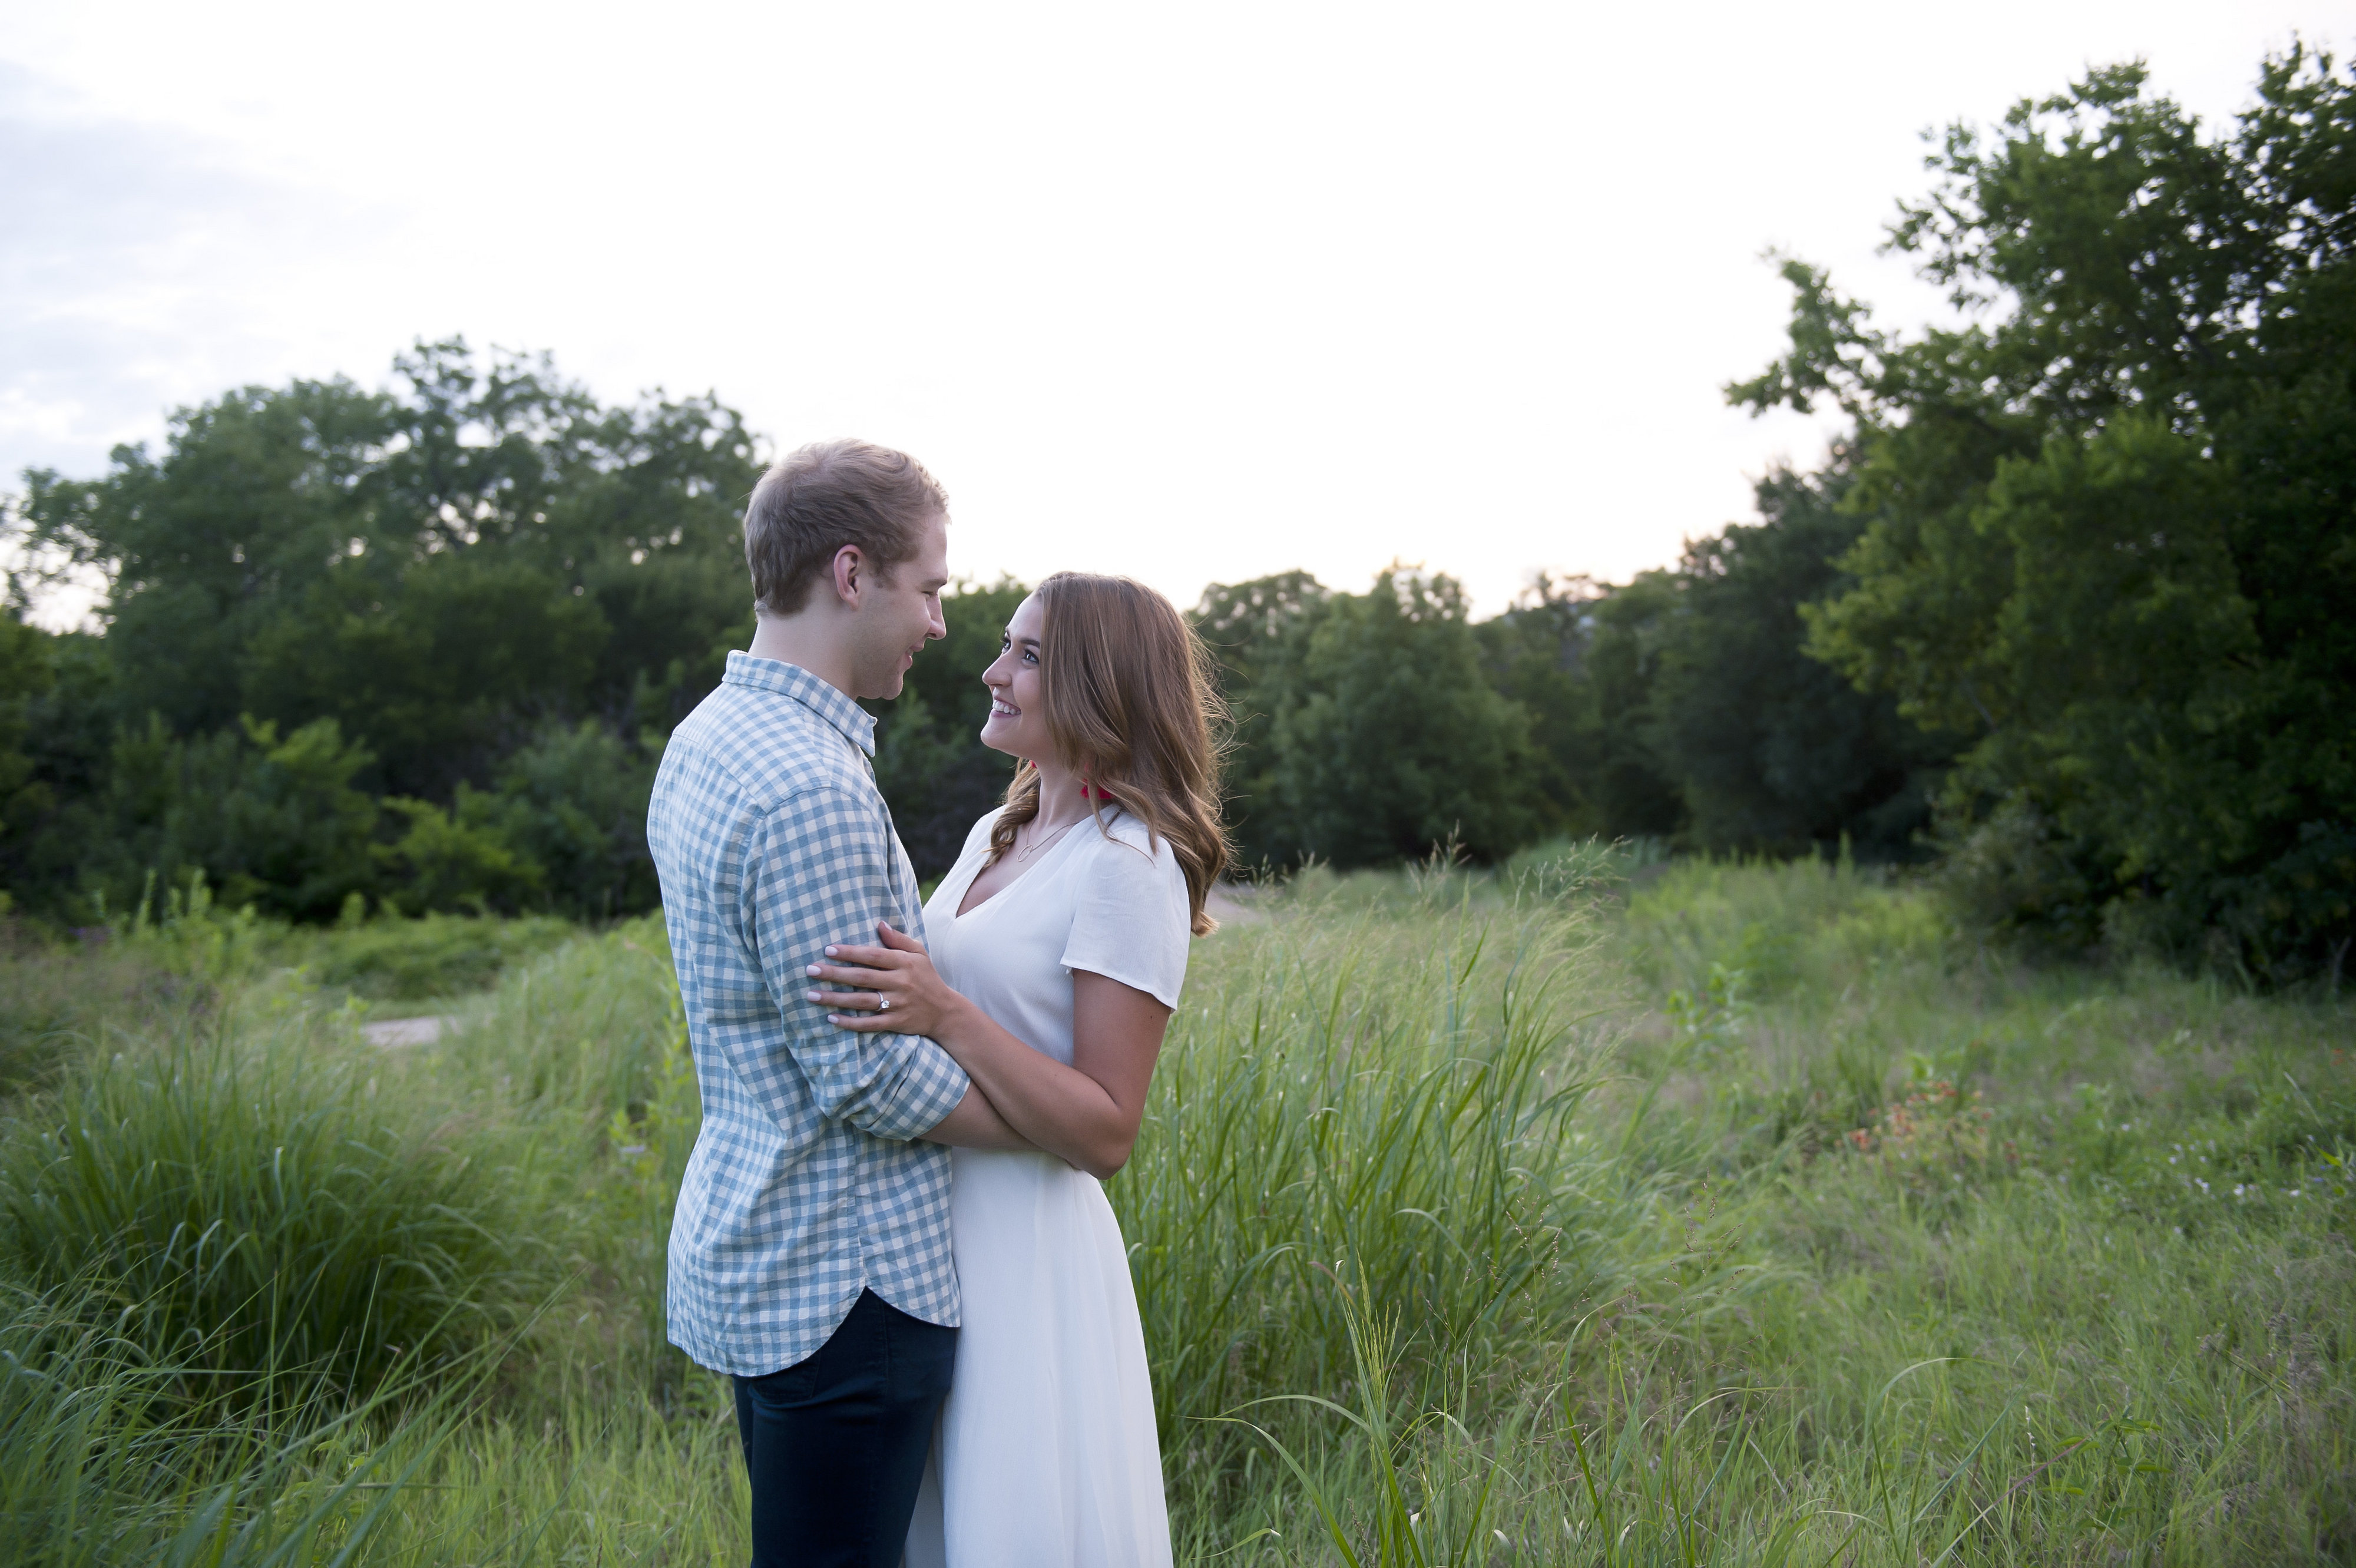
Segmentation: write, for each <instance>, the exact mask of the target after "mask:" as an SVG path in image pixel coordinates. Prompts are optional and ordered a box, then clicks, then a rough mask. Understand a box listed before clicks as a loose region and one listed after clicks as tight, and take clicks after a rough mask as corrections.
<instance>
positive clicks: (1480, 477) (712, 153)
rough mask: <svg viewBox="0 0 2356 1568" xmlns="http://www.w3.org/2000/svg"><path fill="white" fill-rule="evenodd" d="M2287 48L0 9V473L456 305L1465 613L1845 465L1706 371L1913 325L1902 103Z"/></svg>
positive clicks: (2075, 1)
mask: <svg viewBox="0 0 2356 1568" xmlns="http://www.w3.org/2000/svg"><path fill="white" fill-rule="evenodd" d="M2294 32H2297V33H2298V34H2299V35H2301V36H2303V37H2305V38H2307V39H2308V41H2309V42H2311V43H2316V44H2322V45H2326V46H2329V47H2331V48H2334V49H2335V50H2340V49H2344V48H2345V47H2347V46H2348V45H2350V44H2351V41H2356V38H2351V35H2356V0H2203V3H2182V0H2100V3H2096V0H1993V3H1979V4H1972V5H1939V6H1930V5H1890V4H1888V3H1887V0H1882V3H1879V4H1871V5H1862V4H1858V5H1848V4H1844V5H1804V6H1795V5H1756V4H1751V5H1687V6H1674V7H1673V6H1662V5H1651V6H1646V5H1612V6H1608V7H1607V6H1600V5H1559V4H1558V5H1465V4H1459V5H1448V6H1440V5H1425V6H1418V7H1405V6H1397V5H1381V4H1369V3H1367V0H1358V3H1355V4H1351V5H1288V4H1281V3H1270V0H1262V3H1260V4H1257V5H1224V4H1205V3H1201V0H1197V3H1195V4H1190V5H1159V6H1141V5H1115V4H1106V3H1099V4H1096V5H1073V6H1047V5H973V4H970V3H968V4H963V5H934V6H907V5H880V4H850V3H839V4H835V5H824V6H815V5H796V4H764V5H730V4H703V3H690V4H680V3H678V0H673V3H671V4H669V5H637V6H631V7H626V8H622V7H613V8H608V7H601V6H596V5H563V6H556V5H545V6H527V5H505V4H499V3H497V0H470V3H467V4H462V5H450V4H440V3H428V4H409V5H400V6H390V7H388V6H358V5H320V4H317V3H316V0H311V3H308V4H302V5H257V4H245V3H239V0H227V3H222V4H214V5H200V6H199V5H187V4H185V0H182V3H177V4H171V5H162V4H153V5H144V4H118V3H111V0H77V3H75V4H72V5H64V4H46V5H44V4H37V3H34V0H9V3H8V4H6V5H0V476H5V477H6V479H5V482H6V484H7V485H8V486H10V487H11V488H13V485H14V476H15V475H16V472H17V471H18V470H20V469H21V468H23V467H25V466H27V465H43V466H48V467H56V468H59V469H60V470H63V471H65V472H67V473H70V474H95V473H97V472H99V471H101V469H102V467H103V465H104V462H105V455H106V452H107V450H108V449H109V447H110V446H112V445H113V444H114V443H116V442H118V441H125V440H145V441H148V442H150V443H151V444H152V443H157V442H159V441H160V438H161V436H162V435H163V433H164V430H165V421H166V415H167V413H169V411H170V410H171V409H172V408H173V407H175V406H177V405H181V404H185V403H191V402H195V401H198V400H201V399H204V398H206V397H209V396H210V395H213V394H215V393H217V392H220V391H221V390H222V389H224V388H226V387H229V386H232V385H237V384H242V383H247V382H264V383H276V382H282V381H285V380H286V379H288V378H290V377H295V376H327V375H332V374H336V373H339V372H340V373H342V374H346V375H348V376H351V377H352V378H354V379H355V380H358V381H362V382H364V383H368V384H380V383H381V382H382V381H384V380H385V379H386V378H387V375H388V367H389V363H390V360H391V356H392V354H393V353H394V352H395V351H396V350H398V349H402V348H403V347H405V346H406V345H407V344H408V343H409V342H410V341H411V340H412V338H417V337H419V336H421V335H423V336H428V337H441V336H444V335H448V334H453V333H460V334H464V335H465V336H466V337H467V338H470V339H471V340H473V341H474V342H476V343H477V345H487V344H498V345H502V346H506V347H510V348H524V349H549V350H551V351H552V352H553V353H554V354H555V355H556V357H557V361H558V364H559V367H560V369H562V370H563V371H567V372H569V373H571V374H573V375H574V376H576V377H578V378H580V379H582V380H584V381H586V382H587V383H588V384H589V385H590V386H591V388H592V389H594V391H595V392H597V393H598V394H599V395H601V396H603V397H605V398H607V399H609V400H611V399H626V398H629V397H632V396H634V395H636V394H637V393H638V392H642V391H645V390H648V389H651V388H655V387H662V388H667V389H669V391H671V392H701V391H705V390H707V389H708V390H712V391H714V392H718V393H719V395H720V396H721V397H722V398H723V400H725V401H727V402H729V403H733V404H734V405H735V406H737V407H739V408H741V409H743V410H744V412H745V413H746V414H747V415H748V417H749V418H750V420H751V422H752V424H753V425H754V427H755V429H757V430H759V431H761V432H763V433H764V434H766V435H767V436H768V437H769V438H770V439H771V440H772V441H773V442H774V443H775V444H776V446H777V447H778V448H780V449H782V448H784V447H789V446H795V445H798V444H799V443H801V442H803V441H807V440H811V439H815V438H819V437H822V436H829V435H841V434H856V435H864V436H867V437H869V438H870V439H873V440H878V441H883V442H887V443H890V444H893V445H895V446H905V447H906V448H907V449H908V450H910V451H913V452H915V453H916V454H917V455H918V456H921V457H922V458H923V459H924V460H925V462H926V464H927V465H928V466H930V467H932V469H933V471H934V472H935V473H936V474H937V475H938V476H939V478H941V479H942V481H943V482H944V483H945V484H946V485H947V486H948V489H949V492H950V495H951V498H952V501H953V507H954V514H955V518H956V523H957V526H956V527H955V529H954V530H953V532H952V534H951V540H952V545H951V548H952V561H953V564H954V566H955V567H956V569H958V570H959V571H963V572H968V573H971V574H973V575H980V576H994V575H996V574H997V573H999V572H1000V571H1001V570H1003V571H1009V572H1013V573H1016V574H1018V575H1023V576H1024V577H1036V576H1038V575H1041V574H1044V573H1045V572H1048V571H1051V570H1054V569H1055V568H1057V567H1060V566H1073V567H1082V568H1087V569H1094V570H1101V571H1119V572H1127V573H1130V574H1133V575H1138V576H1141V577H1143V578H1145V579H1146V580H1147V581H1149V582H1151V583H1153V584H1155V585H1158V586H1160V587H1162V589H1164V590H1165V591H1167V592H1169V593H1170V594H1171V595H1172V596H1174V597H1176V598H1178V599H1179V600H1181V601H1182V602H1184V603H1191V602H1192V601H1193V599H1194V596H1196V595H1197V594H1198V593H1199V592H1200V591H1201V589H1202V586H1203V585H1204V584H1205V583H1206V582H1211V581H1218V580H1225V581H1234V580H1237V579H1241V578H1245V577H1249V576H1254V575H1259V574H1262V573H1267V572H1273V571H1280V570H1283V569H1286V568H1289V567H1293V566H1305V567H1308V568H1309V569H1311V570H1312V571H1314V572H1315V573H1317V574H1318V575H1320V576H1321V577H1323V578H1324V579H1325V580H1326V581H1327V582H1328V583H1330V584H1333V585H1336V586H1343V587H1350V588H1360V587H1363V586H1364V585H1365V582H1366V581H1367V579H1368V578H1369V576H1370V575H1372V574H1373V573H1374V572H1376V570H1378V569H1379V568H1380V567H1382V566H1383V565H1384V564H1386V563H1387V562H1389V561H1391V560H1393V559H1394V558H1398V559H1403V560H1406V561H1408V562H1411V563H1419V564H1424V565H1427V566H1429V567H1430V568H1432V569H1434V570H1440V571H1447V572H1451V573H1453V574H1455V575H1458V576H1460V577H1462V579H1464V580H1465V581H1466V582H1467V583H1468V584H1469V585H1471V587H1472V592H1473V596H1474V604H1475V608H1476V611H1478V612H1481V613H1489V612H1494V611H1495V610H1497V609H1499V608H1502V607H1504V606H1505V604H1506V603H1507V602H1508V601H1509V599H1510V598H1511V596H1513V594H1514V593H1515V590H1516V589H1517V588H1518V587H1519V586H1521V585H1522V584H1523V583H1524V582H1526V580H1527V578H1528V576H1529V575H1530V574H1531V573H1532V572H1533V571H1534V570H1537V569H1538V568H1551V569H1555V570H1567V571H1574V572H1589V573H1593V574H1595V575H1599V576H1605V577H1614V578H1618V577H1624V576H1625V575H1628V574H1629V573H1631V572H1633V571H1636V570H1640V569H1642V568H1644V567H1646V566H1652V565H1657V564H1662V563H1664V562H1666V561H1669V560H1671V559H1673V558H1674V557H1675V556H1676V553H1677V552H1678V549H1679V547H1680V543H1681V542H1682V541H1683V540H1684V539H1685V538H1686V537H1687V536H1689V535H1699V534H1705V533H1708V532H1713V531H1715V530H1716V529H1717V528H1719V527H1720V526H1721V525H1723V524H1724V523H1726V522H1727V521H1731V520H1736V519H1740V518H1741V517H1743V516H1745V515H1747V514H1748V513H1749V510H1750V484H1751V479H1752V478H1755V477H1756V476H1757V475H1758V474H1759V473H1761V472H1762V470H1763V469H1765V468H1766V467H1768V466H1769V465H1770V464H1771V463H1772V462H1774V461H1775V460H1777V459H1779V458H1789V459H1792V460H1795V461H1798V462H1802V463H1806V462H1808V461H1810V460H1812V459H1813V458H1815V456H1817V455H1818V454H1819V453H1820V452H1821V450H1822V442H1823V432H1822V431H1821V430H1819V429H1817V428H1816V427H1815V426H1814V425H1813V424H1810V423H1809V422H1807V421H1804V420H1801V419H1799V418H1797V417H1796V416H1781V417H1777V418H1772V419H1768V420H1763V421H1754V420H1752V419H1751V418H1749V417H1748V416H1746V415H1744V414H1742V413H1738V412H1736V411H1733V410H1730V409H1729V408H1727V407H1726V406H1725V404H1724V403H1723V400H1722V398H1721V396H1720V393H1719V388H1720V386H1721V385H1722V384H1723V383H1724V382H1725V381H1728V380H1730V379H1732V378H1735V377H1740V376H1746V375H1749V374H1751V373H1752V372H1754V371H1756V370H1757V369H1758V367H1759V366H1760V365H1761V364H1762V363H1763V362H1764V361H1765V360H1767V359H1768V358H1769V357H1770V356H1772V354H1773V353H1774V352H1775V351H1776V350H1777V349H1778V347H1779V344H1780V342H1781V336H1782V329H1783V322H1784V319H1785V307H1786V295H1785V291H1784V289H1783V285H1781V284H1780V283H1779V282H1778V281H1777V280H1776V279H1775V278H1774V276H1773V275H1772V269H1771V268H1770V267H1769V266H1767V265H1766V264H1764V263H1762V261H1761V260H1760V255H1761V252H1762V251H1763V250H1765V249H1766V248H1768V247H1770V246H1775V247H1781V248H1783V249H1785V250H1788V251H1790V252H1794V253H1797V254H1799V255H1802V256H1804V257H1807V258H1809V259H1811V260H1814V261H1816V262H1819V263H1827V264H1829V265H1831V266H1832V267H1833V268H1834V270H1835V276H1836V281H1837V282H1838V283H1839V284H1841V285H1844V286H1845V287H1847V289H1848V290H1850V291H1852V292H1856V293H1859V294H1862V295H1865V296H1866V297H1868V298H1869V299H1870V300H1872V301H1874V302H1875V303H1876V304H1877V305H1878V306H1879V308H1880V310H1881V313H1882V316H1883V318H1884V320H1886V321H1889V322H1893V323H1904V322H1919V321H1921V320H1923V319H1925V318H1927V317H1930V316H1931V315H1933V314H1934V313H1936V312H1937V311H1939V310H1940V308H1941V306H1940V305H1939V301H1938V299H1937V296H1936V295H1935V294H1934V293H1933V291H1932V290H1931V289H1929V288H1928V287H1926V286H1925V285H1922V284H1921V283H1920V282H1918V281H1916V280H1914V279H1913V278H1912V276H1911V275H1910V274H1909V273H1908V272H1907V270H1906V269H1905V267H1904V266H1903V265H1902V264H1901V263H1899V262H1897V261H1894V260H1892V259H1890V258H1886V257H1881V256H1879V255H1877V254H1876V248H1877V246H1878V244H1879V242H1880V239H1881V237H1882V230H1883V227H1884V225H1885V224H1886V223H1887V222H1888V220H1889V219H1890V215H1891V212H1892V208H1893V203H1894V202H1895V200H1896V199H1898V198H1899V197H1901V196H1902V195H1912V194H1916V193H1918V192H1920V191H1921V190H1922V189H1923V188H1924V181H1925V176H1924V174H1923V172H1922V166H1921V159H1922V151H1923V148H1922V144H1921V143H1920V142H1919V141H1918V139H1917V133H1918V132H1920V131H1922V129H1924V128H1925V127H1928V126H1932V125H1934V124H1944V123H1946V122H1948V121H1951V120H1954V119H1957V118H1965V119H1974V120H1979V121H1987V120H1990V119H1993V118H1995V117H1996V116H1997V115H1998V114H2000V113H2002V112H2003V111H2004V110H2005V108H2006V107H2007V106H2008V104H2010V103H2011V102H2013V101H2015V100H2016V99H2019V98H2020V97H2022V96H2025V95H2032V94H2043V93H2046V92H2049V91H2056V90H2059V89H2060V88H2061V87H2062V86H2063V85H2064V84H2065V83H2066V82H2067V81H2070V80H2071V79H2072V77H2073V76H2074V75H2076V74H2077V73H2079V72H2080V71H2082V70H2083V69H2084V68H2085V67H2086V66H2087V65H2089V64H2090V63H2102V62H2107V61H2113V60H2118V59H2128V58H2133V57H2142V58H2144V59H2147V61H2148V62H2149V64H2150V66H2151V68H2152V71H2153V74H2154V77H2155V80H2156V83H2157V85H2158V87H2159V88H2160V89H2162V90H2164V91H2168V92H2169V93H2171V94H2173V95H2174V96H2175V97H2176V98H2177V99H2178V100H2179V102H2183V103H2184V104H2186V105H2187V106H2188V107H2190V108H2191V109H2193V110H2194V111H2196V112H2198V113H2201V115H2202V116H2203V117H2204V119H2206V120H2208V121H2210V122H2211V124H2212V125H2222V124H2224V123H2226V122H2227V121H2229V120H2230V117H2231V116H2232V114H2233V113H2234V112H2235V111H2236V110H2237V109H2239V108H2240V107H2242V106H2243V105H2244V103H2245V102H2247V101H2248V98H2249V93H2250V87H2251V83H2252V82H2253V81H2254V78H2255V75H2256V70H2257V65H2258V61H2259V59H2260V57H2261V56H2262V55H2263V54H2264V53H2265V52H2266V51H2267V50H2269V49H2276V48H2282V47H2283V46H2285V45H2286V44H2287V43H2288V41H2289V40H2290V38H2291V37H2292V35H2293V34H2294ZM73 609H74V607H70V606H65V605H55V606H51V607H48V613H47V614H46V615H45V616H44V618H47V619H51V620H59V619H66V618H71V614H72V611H73Z"/></svg>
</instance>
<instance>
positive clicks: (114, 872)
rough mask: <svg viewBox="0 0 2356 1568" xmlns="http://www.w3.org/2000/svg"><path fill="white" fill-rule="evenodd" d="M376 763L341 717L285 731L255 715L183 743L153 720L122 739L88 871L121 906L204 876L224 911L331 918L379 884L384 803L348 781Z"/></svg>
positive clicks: (94, 821)
mask: <svg viewBox="0 0 2356 1568" xmlns="http://www.w3.org/2000/svg"><path fill="white" fill-rule="evenodd" d="M370 760H371V758H370V757H369V753H368V749H367V748H366V747H365V746H360V745H359V744H358V743H357V742H351V741H347V740H346V739H345V738H344V736H343V733H342V728H341V726H340V725H337V722H336V721H335V720H334V719H317V720H315V721H313V722H312V723H310V724H308V725H304V726H303V727H302V728H300V729H298V730H295V731H294V732H293V733H292V734H290V735H288V736H285V737H284V739H282V738H280V736H279V734H278V726H277V725H274V724H272V723H270V722H268V721H266V720H254V719H252V718H248V719H245V720H243V721H242V722H241V724H240V725H239V726H238V727H237V728H234V729H225V730H218V731H215V732H214V733H213V734H211V735H209V736H198V737H197V738H196V739H194V740H187V741H183V740H179V739H177V738H176V737H174V736H172V735H171V733H170V732H169V731H168V730H166V728H165V727H164V724H163V721H162V720H161V719H156V718H151V719H150V720H149V721H148V724H147V725H146V727H145V728H144V729H142V730H135V731H129V732H126V733H125V734H124V735H123V736H122V737H121V738H120V739H119V740H118V741H117V742H116V743H115V746H114V756H113V758H112V770H111V779H110V781H109V782H110V788H109V790H108V795H107V797H106V799H105V800H104V802H103V805H102V810H101V811H98V812H95V813H93V814H92V818H91V825H92V826H94V827H97V828H99V829H100V830H101V832H100V833H99V835H98V837H97V838H96V840H95V842H94V843H92V844H91V849H90V853H89V856H88V858H86V859H85V860H84V862H83V867H84V870H85V874H86V875H88V876H89V877H90V879H91V883H92V884H94V885H95V886H96V887H98V888H99V889H101V890H103V891H104V892H106V893H107V894H108V896H109V901H110V903H111V904H112V907H113V908H116V909H118V910H120V909H122V908H125V907H126V906H127V905H128V904H129V903H130V902H131V901H132V900H133V899H134V898H136V897H138V896H139V894H140V892H141V890H142V888H143V887H144V886H147V885H149V884H150V883H151V882H153V881H154V880H157V879H160V880H162V881H164V882H165V883H166V884H167V885H171V886H178V885H181V884H183V883H184V882H185V881H186V880H187V877H188V875H189V874H190V873H193V872H201V873H203V874H204V876H205V878H206V880H207V881H208V882H209V883H210V884H211V885H212V886H215V887H217V888H218V889H219V894H218V897H219V898H220V902H221V903H222V904H224V905H226V906H228V907H229V908H242V907H244V906H246V905H252V906H253V907H255V908H258V909H260V910H261V911H262V913H264V914H269V915H276V916H279V917H281V918H290V919H307V920H326V919H332V918H335V916H336V915H337V913H338V912H340V910H341V909H342V908H343V905H344V901H345V900H346V899H347V898H348V897H351V896H352V895H353V894H355V893H359V894H361V895H363V896H365V895H366V894H367V893H368V892H369V890H371V889H372V888H374V887H375V886H376V882H377V857H376V854H375V835H376V827H377V803H376V801H375V800H373V799H372V798H371V797H369V795H368V794H366V793H365V792H363V791H362V790H360V789H356V788H354V787H353V783H352V780H353V779H354V777H355V776H356V775H358V774H359V773H360V772H361V771H363V770H364V769H365V768H367V767H368V765H369V761H370Z"/></svg>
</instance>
